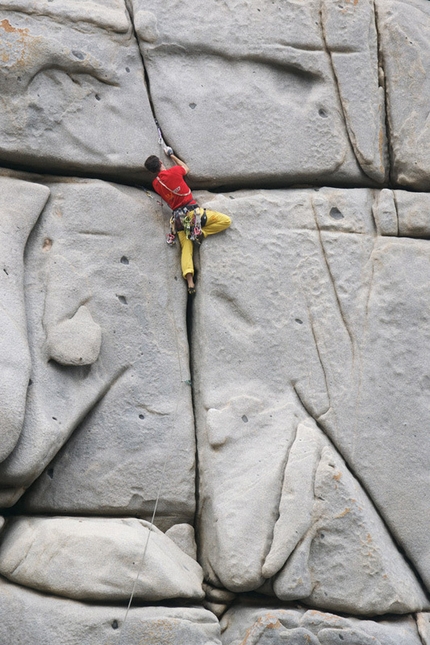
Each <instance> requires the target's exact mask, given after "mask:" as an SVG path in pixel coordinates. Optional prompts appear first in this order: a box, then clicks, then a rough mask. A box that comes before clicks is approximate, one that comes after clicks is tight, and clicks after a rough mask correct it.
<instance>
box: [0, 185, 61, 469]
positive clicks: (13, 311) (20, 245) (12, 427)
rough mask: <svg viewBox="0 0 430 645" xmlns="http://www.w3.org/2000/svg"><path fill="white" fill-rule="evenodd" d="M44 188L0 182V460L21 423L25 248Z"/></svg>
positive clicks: (25, 372)
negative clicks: (0, 265)
mask: <svg viewBox="0 0 430 645" xmlns="http://www.w3.org/2000/svg"><path fill="white" fill-rule="evenodd" d="M48 196H49V189H48V188H47V187H46V186H37V185H34V184H29V183H26V182H23V181H19V180H17V179H12V178H7V177H1V178H0V253H1V256H2V265H3V266H2V269H3V270H2V271H0V286H1V303H0V326H1V330H2V333H1V337H0V338H1V340H0V366H1V370H0V373H1V377H0V439H1V441H0V460H4V459H5V458H6V457H7V456H8V455H9V454H10V452H11V451H12V450H13V448H14V447H15V445H16V443H17V441H18V439H19V436H20V434H21V430H22V424H23V421H24V413H25V403H26V394H27V385H28V381H29V378H30V367H31V359H30V351H29V347H28V340H27V324H26V323H27V321H26V313H25V303H24V248H25V245H26V242H27V238H28V236H29V235H30V233H31V230H32V228H33V226H34V225H35V223H36V221H37V219H38V217H39V215H40V213H41V211H42V209H43V207H44V206H45V203H46V200H47V199H48Z"/></svg>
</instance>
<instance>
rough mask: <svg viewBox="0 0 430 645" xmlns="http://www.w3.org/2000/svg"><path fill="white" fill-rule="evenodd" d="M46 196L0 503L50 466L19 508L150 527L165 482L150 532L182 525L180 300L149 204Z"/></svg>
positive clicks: (189, 450) (186, 397) (190, 434)
mask: <svg viewBox="0 0 430 645" xmlns="http://www.w3.org/2000/svg"><path fill="white" fill-rule="evenodd" d="M10 181H12V180H10ZM26 185H28V186H29V188H28V190H30V189H31V187H33V186H34V190H35V191H36V194H37V191H38V190H39V191H40V192H41V193H42V194H43V195H45V191H47V188H46V187H45V186H42V185H38V184H34V183H33V184H30V183H29V184H26ZM50 190H51V198H50V201H49V203H48V205H47V207H46V209H45V210H44V212H43V214H42V216H41V217H40V220H39V224H38V227H37V229H36V230H35V231H34V234H33V236H32V238H31V240H30V242H29V245H28V249H27V257H26V305H27V310H28V312H29V313H28V316H29V344H30V351H31V356H32V372H31V385H30V387H29V388H28V393H27V411H26V417H25V422H24V426H23V429H22V433H21V437H20V440H19V442H18V444H17V446H16V448H15V449H14V451H13V452H12V454H11V455H10V456H9V458H8V459H7V460H6V461H4V462H3V463H2V464H1V465H0V481H1V485H2V488H3V491H2V493H1V494H2V497H3V501H2V503H3V505H8V504H10V503H11V502H12V503H13V501H14V499H16V497H17V496H19V495H21V494H22V492H23V488H26V487H27V486H28V485H29V484H31V482H32V481H34V479H35V478H36V477H38V476H39V475H40V474H41V472H42V471H43V470H44V468H45V467H47V466H48V464H49V468H47V470H46V471H45V473H44V475H43V476H42V477H41V479H40V480H39V482H38V484H37V486H36V488H34V489H33V490H32V493H31V494H30V496H29V498H28V500H27V501H26V506H27V508H28V509H29V510H30V511H31V512H39V511H41V512H54V513H55V512H57V513H58V512H61V513H64V512H72V513H82V512H84V513H88V512H91V513H93V514H95V515H99V514H100V513H107V514H112V513H114V514H123V515H124V514H132V513H140V514H142V515H143V516H146V517H148V518H149V517H150V516H151V513H152V509H153V506H154V500H155V499H156V498H157V491H158V489H159V486H160V482H161V480H162V479H163V482H162V483H163V487H162V493H161V499H160V501H159V507H158V513H157V521H158V522H159V523H160V524H161V525H163V526H169V525H171V524H175V523H176V522H177V521H181V520H182V521H190V520H191V519H192V518H193V514H194V453H195V446H194V431H193V420H192V407H191V390H190V387H189V385H188V384H187V382H186V381H187V380H188V379H189V368H188V348H187V341H186V330H185V320H184V317H183V315H182V310H183V307H184V303H185V289H184V288H183V285H182V284H181V283H180V281H179V276H180V273H179V265H178V264H179V263H178V258H177V254H176V253H175V251H174V250H171V249H168V248H167V245H166V244H165V242H164V239H163V237H164V236H163V230H164V229H163V221H162V220H163V217H162V215H161V214H160V212H159V210H158V208H159V207H158V204H157V203H156V202H154V201H153V200H151V199H149V198H148V197H147V196H146V195H145V194H143V193H142V192H141V191H138V190H136V189H132V188H123V187H119V186H115V185H113V184H107V183H104V182H100V181H92V180H74V181H66V182H63V181H61V180H59V181H58V182H56V183H53V184H51V185H50ZM10 196H11V197H13V194H12V193H11V194H10ZM160 256H161V257H163V258H164V270H162V269H161V266H160V263H159V258H160ZM175 277H176V278H177V279H176V280H175V279H174V278H175ZM168 302H169V303H170V302H174V303H175V304H174V305H173V306H172V307H170V308H169V310H168V311H167V314H166V307H167V303H168ZM82 312H84V313H82ZM100 334H101V344H100ZM81 357H84V360H82V361H80V360H79V359H80V358H81ZM60 359H61V360H60ZM91 361H93V363H92V365H89V366H87V367H85V366H81V363H85V362H91ZM60 363H61V364H60ZM27 383H28V377H27V380H26V381H25V386H27ZM25 393H26V388H25V389H24V390H23V394H24V396H25ZM78 426H80V428H79V432H78V433H76V434H74V435H73V437H72V439H71V441H69V442H68V443H67V445H66V446H65V447H64V449H63V451H62V452H61V453H60V454H59V455H58V457H57V461H52V460H53V458H54V457H55V455H56V454H57V453H58V451H59V450H60V449H61V447H62V445H63V444H65V443H66V441H67V440H68V439H69V438H70V435H71V434H72V433H73V432H74V430H75V429H76V428H77V427H78ZM173 457H174V458H173ZM163 472H164V475H163ZM175 472H176V475H174V473H175ZM163 477H164V478H163Z"/></svg>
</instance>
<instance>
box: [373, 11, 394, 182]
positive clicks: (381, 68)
mask: <svg viewBox="0 0 430 645" xmlns="http://www.w3.org/2000/svg"><path fill="white" fill-rule="evenodd" d="M373 15H374V19H375V29H376V38H377V48H378V79H379V87H382V89H383V91H384V114H385V133H386V138H387V154H388V183H389V185H393V184H395V182H394V179H393V172H394V153H393V146H392V142H391V127H390V118H389V116H388V107H389V102H390V100H389V97H388V91H387V80H386V75H385V59H384V51H383V48H382V42H381V34H380V31H379V13H378V6H377V2H376V0H373Z"/></svg>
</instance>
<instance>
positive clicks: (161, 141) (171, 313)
mask: <svg viewBox="0 0 430 645" xmlns="http://www.w3.org/2000/svg"><path fill="white" fill-rule="evenodd" d="M155 123H156V126H157V130H158V142H159V144H160V146H163V147H164V146H165V145H166V144H165V142H164V139H163V135H162V132H161V129H160V126H159V125H158V122H157V120H155ZM139 188H141V187H140V186H139ZM141 189H142V188H141ZM143 192H144V193H145V194H146V195H147V197H149V198H150V199H152V200H154V201H156V202H157V203H158V204H160V206H161V213H162V214H161V217H162V221H163V224H164V217H163V202H162V201H159V200H158V199H156V198H155V197H154V196H153V195H152V194H151V192H150V191H149V190H145V189H144V190H143ZM163 246H164V249H165V251H164V253H165V255H166V251H167V246H166V245H163ZM166 264H167V255H166ZM168 295H170V294H168ZM171 301H172V302H174V299H173V298H172V299H171ZM167 310H168V312H169V316H170V318H171V323H172V326H173V329H174V330H175V334H174V335H175V343H176V354H177V360H178V366H179V379H180V384H181V386H182V384H185V385H187V386H189V387H191V386H192V383H191V380H189V379H185V380H184V379H183V374H182V363H181V353H180V348H179V332H178V327H177V325H176V318H175V314H174V311H172V309H171V308H169V307H168V308H167ZM181 399H182V392H181V391H179V392H178V396H177V399H176V407H175V411H174V414H173V419H172V423H171V426H170V430H169V433H168V437H167V442H166V445H170V446H171V445H172V442H171V439H172V434H173V430H174V428H175V427H176V421H177V418H178V410H179V403H180V401H181ZM169 458H170V455H169V454H168V453H166V456H165V459H164V463H163V469H162V472H161V477H160V481H159V484H158V489H157V495H156V498H155V504H154V510H153V512H152V516H151V521H150V524H149V530H148V535H147V538H146V541H145V547H144V549H143V553H142V557H141V559H140V562H139V565H138V569H137V574H136V577H135V580H134V584H133V588H132V590H131V594H130V599H129V601H128V605H127V609H126V612H125V616H124V620H123V622H122V625H121V626H120V634H119V640H118V645H120V644H121V641H122V636H123V634H124V626H125V624H126V621H127V618H128V614H129V611H130V608H131V605H132V602H133V599H134V596H135V593H136V588H137V584H138V582H139V578H140V575H141V573H142V569H143V565H144V562H145V557H146V553H147V550H148V545H149V540H150V537H151V533H152V529H153V527H154V524H155V517H156V514H157V509H158V504H159V501H160V497H161V492H162V490H163V487H164V483H165V479H166V468H167V462H168V460H169Z"/></svg>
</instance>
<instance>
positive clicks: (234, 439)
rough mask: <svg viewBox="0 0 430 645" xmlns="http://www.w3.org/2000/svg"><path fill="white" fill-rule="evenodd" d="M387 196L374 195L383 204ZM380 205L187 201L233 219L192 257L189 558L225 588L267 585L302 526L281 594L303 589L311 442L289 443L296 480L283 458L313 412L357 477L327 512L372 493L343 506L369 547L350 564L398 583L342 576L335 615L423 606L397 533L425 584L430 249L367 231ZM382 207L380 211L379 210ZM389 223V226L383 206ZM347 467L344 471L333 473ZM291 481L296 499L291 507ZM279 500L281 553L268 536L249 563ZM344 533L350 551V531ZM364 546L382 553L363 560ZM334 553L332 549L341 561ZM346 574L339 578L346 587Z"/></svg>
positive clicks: (334, 197) (306, 196)
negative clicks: (196, 259) (196, 482)
mask: <svg viewBox="0 0 430 645" xmlns="http://www.w3.org/2000/svg"><path fill="white" fill-rule="evenodd" d="M397 192H400V191H395V194H394V195H391V196H390V199H389V200H388V201H387V204H388V203H390V204H391V205H392V207H393V208H394V209H395V200H396V199H397V197H398V196H397ZM378 199H379V196H378V195H377V194H375V193H374V192H373V191H370V190H340V189H329V188H324V189H321V190H302V191H299V190H295V191H274V190H272V191H267V192H266V191H255V192H253V191H249V192H247V191H241V192H236V193H234V194H231V195H220V196H217V197H215V196H210V195H207V194H206V195H204V194H202V196H201V201H202V202H203V203H204V204H205V205H206V206H208V207H209V205H210V208H214V209H215V210H221V211H224V212H227V213H228V214H229V215H231V216H232V218H233V225H232V227H231V228H230V229H229V230H228V231H227V232H226V233H225V234H223V235H219V236H217V238H216V239H213V240H208V241H207V243H206V242H205V244H204V245H203V246H202V249H201V251H200V262H201V277H200V285H199V293H198V294H197V300H196V316H195V322H194V326H193V330H194V338H193V350H194V356H195V357H196V358H195V359H194V362H193V369H194V387H195V389H194V396H195V401H196V420H197V429H198V445H199V460H200V465H201V468H200V511H199V522H200V526H199V531H198V534H199V536H200V540H201V542H200V553H201V562H202V565H203V568H204V570H205V574H206V576H207V577H208V580H209V581H210V582H211V583H212V584H214V585H215V586H221V587H226V588H228V589H231V590H232V591H235V592H244V591H250V590H251V589H256V588H257V585H258V584H260V585H263V583H264V582H265V580H264V575H263V574H266V575H267V576H270V575H274V573H275V571H276V570H277V567H278V565H279V564H281V565H282V564H283V562H282V559H283V558H284V557H285V559H287V558H288V554H289V553H291V552H292V551H293V550H294V549H295V546H296V544H297V543H298V540H300V539H302V538H303V536H306V537H307V539H308V542H306V544H304V545H303V550H302V551H300V550H299V551H298V555H299V554H300V553H302V556H303V558H302V560H301V561H300V562H301V564H300V566H299V567H298V569H297V571H298V574H297V578H301V579H302V587H301V588H300V590H299V588H298V587H297V588H295V592H294V595H295V597H300V598H302V599H303V598H305V597H307V596H308V594H309V590H310V589H312V588H313V580H314V579H313V578H312V576H310V577H308V578H306V577H304V578H303V576H301V572H303V571H306V566H305V564H306V561H307V560H306V558H307V556H306V557H305V553H306V549H307V548H311V546H310V545H311V544H312V545H313V546H312V552H313V553H317V551H318V549H319V547H317V544H316V542H313V539H311V538H310V536H311V528H310V526H311V525H312V520H311V518H312V513H313V512H315V509H314V507H313V506H312V504H313V502H312V500H313V499H316V500H317V499H318V495H317V493H316V490H317V489H318V487H319V484H318V483H317V481H318V477H319V476H320V475H322V471H319V472H320V475H318V477H316V479H315V478H314V475H313V469H315V468H317V467H318V466H317V465H318V463H319V461H318V459H317V458H316V457H315V454H314V452H313V451H315V442H311V441H308V444H309V448H308V449H307V450H306V451H305V452H304V453H301V459H299V463H301V462H302V461H303V468H302V469H301V471H300V472H301V475H300V480H299V475H298V473H299V471H298V470H294V469H293V470H292V471H291V474H290V475H289V474H288V473H289V470H288V463H289V459H290V458H291V459H292V460H294V453H295V449H294V448H293V445H294V440H295V437H296V436H299V435H297V432H298V428H299V427H300V424H303V423H307V420H309V419H314V420H315V421H316V422H317V424H318V427H319V429H320V431H322V432H323V433H324V434H325V435H326V436H327V437H329V438H330V440H331V442H332V443H333V445H334V447H335V448H336V451H337V452H338V453H339V454H340V456H341V457H342V458H343V459H344V461H345V462H346V465H347V468H348V469H349V470H350V472H351V473H353V474H354V477H355V479H358V481H357V482H356V483H354V484H352V482H353V481H354V478H351V480H350V482H351V486H352V488H349V491H350V492H348V493H346V491H345V493H342V494H341V497H343V496H344V502H345V503H344V502H342V509H340V508H339V513H342V512H343V511H345V509H346V508H347V507H348V504H347V503H346V500H347V499H349V498H351V499H356V500H357V499H359V497H360V495H362V494H363V491H364V493H365V494H366V496H367V497H368V498H369V499H370V502H369V504H368V508H367V510H366V511H364V512H365V515H366V516H367V520H366V521H365V522H364V523H363V518H358V516H356V521H357V526H358V525H359V526H362V527H364V526H366V522H367V521H370V525H368V526H369V527H370V526H373V528H371V529H370V528H369V531H368V533H369V535H370V539H371V542H372V546H371V548H370V550H369V544H366V536H365V533H364V534H363V535H362V538H360V540H361V539H363V540H364V541H363V543H362V546H357V548H358V551H357V553H356V555H355V556H353V557H351V560H350V562H356V561H357V557H358V558H360V557H362V556H363V557H364V558H365V560H367V563H368V565H369V566H368V567H367V565H366V566H363V569H362V573H363V574H364V572H366V574H365V575H366V576H367V575H368V576H369V577H368V578H367V580H368V584H370V585H371V582H370V581H371V580H372V578H373V576H374V575H376V576H378V575H380V576H381V582H383V580H386V579H385V578H384V576H385V575H387V580H389V581H390V583H389V585H394V587H392V588H397V591H396V592H395V593H394V596H391V591H390V592H388V593H387V594H385V592H384V593H380V594H376V597H374V600H371V598H372V593H371V592H370V591H369V593H368V594H365V596H366V600H363V598H362V599H361V600H359V599H358V596H359V595H360V594H359V592H358V587H357V589H356V591H357V597H356V596H355V595H354V590H353V586H354V585H353V584H351V586H349V587H348V592H346V593H345V595H344V596H343V598H345V597H348V596H349V597H350V598H351V597H352V595H354V598H356V599H355V600H354V601H351V606H350V607H349V608H348V610H347V611H351V610H352V608H353V609H354V613H369V612H370V613H384V612H385V611H391V610H393V611H400V612H407V611H410V605H409V604H408V596H409V598H412V596H413V595H414V597H415V598H416V599H417V605H416V606H420V604H421V603H424V605H425V604H426V602H427V601H426V598H425V595H424V594H423V592H422V590H421V589H420V583H419V582H418V579H417V578H415V576H414V574H413V573H412V572H411V571H410V570H409V569H408V567H407V566H406V564H405V562H404V561H403V558H402V556H401V555H400V554H399V552H398V550H397V546H396V542H398V543H399V544H400V545H401V547H402V548H403V549H404V550H405V551H406V553H407V555H408V556H409V558H410V560H411V561H412V563H413V565H414V567H415V568H416V569H417V571H418V572H419V574H420V576H421V577H422V578H423V579H424V581H425V582H426V583H427V585H428V584H429V582H428V575H429V571H430V569H429V568H428V548H427V546H426V545H427V544H428V540H427V535H428V530H429V527H428V523H427V518H428V513H427V510H428V508H427V506H428V502H427V492H424V491H428V492H430V489H429V485H430V480H429V477H428V468H427V465H426V454H427V451H426V450H423V448H422V447H423V446H425V445H427V444H428V437H427V433H426V431H425V428H426V427H427V423H428V406H427V396H426V394H425V390H424V387H423V389H422V390H421V389H420V390H419V391H417V389H416V383H417V379H418V382H422V383H423V386H424V383H425V381H426V378H427V372H428V369H429V368H428V365H429V364H430V363H429V361H430V355H429V353H428V347H429V339H428V338H427V330H428V325H427V324H426V323H427V313H428V311H427V310H428V296H427V291H426V286H425V285H427V284H428V279H429V278H428V275H427V274H428V267H429V266H430V265H429V260H430V247H429V246H428V242H427V241H426V240H413V239H405V238H397V237H393V235H392V233H393V231H392V230H391V229H390V230H389V231H388V232H389V236H382V235H378V234H377V228H376V225H375V220H374V213H375V211H376V210H377V208H378V204H380V200H379V201H378ZM399 199H400V200H401V197H399ZM417 199H419V200H420V199H421V198H420V197H418V198H417ZM390 200H391V201H390ZM412 201H413V200H412V199H411V202H412ZM420 203H421V202H420ZM405 204H406V202H405ZM405 208H406V206H405ZM384 209H385V210H386V211H387V212H389V207H388V206H384ZM390 218H391V219H394V221H397V213H396V212H394V213H391V214H390V215H389V218H388V220H387V221H391V220H390ZM411 219H412V220H413V216H412V215H411ZM402 267H403V268H402ZM405 272H406V273H408V274H409V275H411V278H410V280H411V282H409V279H408V280H407V281H406V280H405ZM393 339H395V341H394V342H393ZM421 391H422V394H421ZM420 428H421V430H420ZM399 445H401V446H402V450H399V448H398V446H399ZM420 446H421V447H420ZM338 458H339V456H337V457H336V459H338ZM293 463H294V461H292V462H291V464H293ZM306 463H309V466H308V469H307V470H306V469H304V466H305V464H306ZM339 463H340V462H339ZM321 464H322V462H321ZM412 465H413V467H412ZM321 467H322V465H321ZM342 468H343V467H342ZM341 470H342V469H341ZM349 477H352V475H348V476H347V475H346V474H345V476H344V477H343V476H342V482H346V481H347V479H348V478H349ZM299 481H300V484H299ZM282 482H284V488H283V487H282ZM342 485H343V484H341V483H339V486H338V491H337V494H339V493H340V491H341V488H342ZM349 486H350V485H349V484H348V487H349ZM356 486H358V488H360V486H361V487H362V488H363V491H362V493H360V495H358V493H353V492H352V491H353V488H354V487H356ZM348 487H347V488H348ZM298 489H300V495H299V496H298V499H300V504H296V505H294V512H293V511H291V508H292V506H291V504H292V503H293V502H292V500H293V499H294V496H295V491H296V490H298ZM326 494H327V491H326ZM322 497H323V498H326V495H322ZM336 504H337V502H336ZM336 504H335V505H334V506H333V508H335V507H336ZM359 506H360V507H362V508H363V509H364V508H365V507H366V505H365V504H364V503H363V504H359ZM372 506H374V509H372ZM333 508H331V510H330V513H333V515H332V517H334V516H335V515H336V513H334V511H333ZM283 509H285V513H286V516H285V517H286V518H288V519H285V520H284V525H285V526H287V525H288V526H289V529H290V533H288V536H287V538H282V539H281V540H280V541H279V542H278V546H279V551H277V547H276V548H275V546H276V545H275V546H274V549H275V550H274V552H273V553H272V554H271V557H272V556H273V558H274V560H273V561H272V563H270V562H268V564H267V567H268V568H267V570H265V569H263V568H262V565H263V562H264V560H265V558H266V557H267V555H268V553H269V551H270V548H271V546H273V542H274V539H275V538H276V530H275V534H274V533H273V528H272V527H275V523H276V521H277V519H278V517H282V513H283ZM375 509H376V513H375ZM323 514H324V513H323ZM378 514H379V515H380V517H378ZM347 515H349V514H348V513H347ZM257 517H258V522H256V518H257ZM371 517H374V518H375V521H376V523H377V525H378V527H379V528H377V529H376V524H375V523H374V520H370V518H371ZM351 518H352V516H350V519H351ZM279 521H280V520H279ZM343 521H345V520H342V522H343ZM342 522H341V521H340V519H339V520H338V521H337V522H335V524H336V525H337V526H338V527H340V526H341V524H342ZM384 522H385V523H386V524H387V526H388V528H389V531H390V532H391V536H389V534H388V533H386V532H385V529H384V526H383V523H384ZM351 532H352V533H354V535H356V536H358V535H359V534H360V531H359V530H358V529H351V530H347V531H346V533H345V534H344V535H347V534H348V535H349V534H350V533H351ZM323 533H324V531H323ZM378 535H379V537H377V536H378ZM383 536H385V537H383ZM393 538H394V541H393ZM322 542H323V540H321V543H322ZM337 542H339V544H341V542H342V540H339V539H338V538H336V539H334V543H337ZM346 543H349V546H348V548H350V547H351V548H353V549H354V548H355V547H353V544H352V541H351V538H347V539H346V541H345V542H344V544H346ZM376 543H378V544H379V546H378V547H376V551H374V546H376ZM357 544H358V543H357ZM389 545H390V546H389ZM324 548H325V547H324ZM385 551H386V552H387V553H388V552H390V553H392V556H389V559H390V558H391V561H392V562H394V561H396V562H398V563H399V568H397V565H396V566H395V567H394V569H393V570H391V573H390V572H389V571H388V569H390V566H391V565H390V562H389V561H386V563H385V564H384V565H383V564H382V560H384V557H385V556H384V552H385ZM359 552H361V555H360V556H358V553H359ZM376 552H379V554H380V556H382V560H379V564H378V565H376V567H375V570H373V568H372V565H371V564H370V563H371V562H375V561H374V557H373V556H374V555H376ZM344 553H345V554H346V551H345V552H344ZM394 554H395V555H394ZM320 556H321V557H322V552H321V553H320ZM378 558H379V556H378ZM378 558H377V559H378ZM299 559H300V558H299V557H298V560H299ZM318 559H319V558H318ZM323 559H324V558H323ZM319 561H320V562H321V560H319ZM346 561H347V558H346V555H345V560H344V562H343V564H342V566H344V565H346ZM275 562H277V563H278V564H277V565H276V566H274V567H273V565H274V563H275ZM287 562H288V560H287ZM297 566H298V565H297ZM318 566H319V565H318ZM330 566H331V565H330ZM330 566H327V568H326V571H329V570H330V573H329V574H328V575H329V576H330V575H331V569H330ZM386 566H388V569H387V570H386V569H385V567H386ZM404 566H406V569H404V568H403V567H404ZM311 568H312V569H313V570H314V564H313V565H312V567H311ZM401 571H403V572H404V573H401ZM376 572H379V573H376ZM299 574H300V575H299ZM359 577H360V575H358V577H356V576H355V574H354V575H351V578H350V582H351V583H352V580H353V579H354V578H355V579H356V580H358V579H359ZM340 578H341V579H343V580H345V578H343V577H342V576H340ZM375 579H376V578H375ZM318 580H319V581H320V582H321V580H322V579H321V576H318ZM387 580H386V581H387ZM406 580H409V581H410V582H409V583H406ZM401 581H402V582H401ZM366 584H367V583H366ZM384 584H385V583H384ZM403 584H407V585H409V584H412V586H413V588H414V589H415V591H414V592H413V594H412V595H411V594H410V593H409V592H407V593H406V594H405V595H404V596H403V595H402V592H401V587H402V585H403ZM323 588H324V585H323V584H322V583H321V589H323ZM387 589H388V588H387ZM275 591H276V585H275ZM325 591H327V589H326V590H325ZM336 593H337V592H335V590H334V589H332V590H331V591H330V593H328V595H327V596H324V598H322V597H321V598H320V600H319V601H318V602H320V601H321V602H324V603H328V602H330V600H329V599H328V598H329V596H330V597H331V598H332V600H333V603H334V604H333V605H327V604H325V605H324V606H325V607H330V608H333V607H334V606H336V605H337V603H342V602H343V599H340V598H339V597H337V599H336V600H334V598H335V595H336ZM399 593H400V596H398V594H399ZM286 597H287V596H286V595H285V596H284V598H286ZM288 597H289V598H292V596H288ZM390 597H391V598H392V599H394V598H395V597H397V598H398V599H399V598H400V597H402V598H403V599H402V600H401V602H400V605H397V609H394V607H395V606H396V603H397V601H394V604H393V607H392V608H389V607H391V600H390ZM313 602H316V600H315V598H314V601H313ZM367 602H369V603H370V604H368V605H366V603H367ZM318 606H321V605H318ZM408 607H409V609H408Z"/></svg>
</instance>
